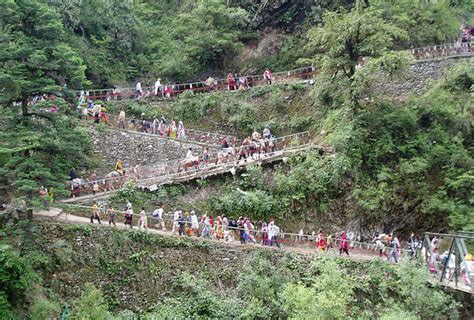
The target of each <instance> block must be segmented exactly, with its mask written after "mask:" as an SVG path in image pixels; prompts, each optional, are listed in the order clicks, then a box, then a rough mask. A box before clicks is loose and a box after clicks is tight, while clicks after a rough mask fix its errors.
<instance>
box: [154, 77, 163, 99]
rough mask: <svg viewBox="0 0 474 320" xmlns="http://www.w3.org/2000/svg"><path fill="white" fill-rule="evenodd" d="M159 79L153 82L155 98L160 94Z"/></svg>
mask: <svg viewBox="0 0 474 320" xmlns="http://www.w3.org/2000/svg"><path fill="white" fill-rule="evenodd" d="M161 91H162V90H161V79H160V78H158V80H156V82H155V96H157V95H158V92H161Z"/></svg>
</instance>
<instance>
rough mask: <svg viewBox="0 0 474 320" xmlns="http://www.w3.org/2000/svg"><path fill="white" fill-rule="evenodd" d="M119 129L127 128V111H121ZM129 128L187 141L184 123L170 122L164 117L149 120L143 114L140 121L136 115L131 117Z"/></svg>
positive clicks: (172, 120)
mask: <svg viewBox="0 0 474 320" xmlns="http://www.w3.org/2000/svg"><path fill="white" fill-rule="evenodd" d="M118 127H119V128H121V129H125V128H126V117H125V111H124V110H121V111H120V113H119V116H118ZM129 127H130V128H132V129H138V130H139V131H141V132H143V133H151V134H156V135H160V136H162V137H170V138H173V139H180V140H186V129H185V127H184V124H183V121H178V123H177V124H176V120H174V119H171V121H169V120H168V119H166V118H165V117H164V116H162V117H161V118H158V117H153V118H151V119H150V118H148V117H147V116H146V114H145V113H144V112H142V113H141V115H140V119H137V118H136V117H135V115H132V116H131V117H130V121H129Z"/></svg>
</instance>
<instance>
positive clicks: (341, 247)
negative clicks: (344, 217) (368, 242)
mask: <svg viewBox="0 0 474 320" xmlns="http://www.w3.org/2000/svg"><path fill="white" fill-rule="evenodd" d="M340 242H341V243H340V244H339V254H340V255H341V254H342V253H343V252H345V253H346V254H347V255H349V241H347V236H346V233H345V232H344V231H343V232H342V234H341V239H340Z"/></svg>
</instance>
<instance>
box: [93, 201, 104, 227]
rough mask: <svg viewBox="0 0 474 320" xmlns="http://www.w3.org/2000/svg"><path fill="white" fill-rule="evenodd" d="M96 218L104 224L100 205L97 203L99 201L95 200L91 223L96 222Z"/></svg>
mask: <svg viewBox="0 0 474 320" xmlns="http://www.w3.org/2000/svg"><path fill="white" fill-rule="evenodd" d="M94 219H97V222H98V223H99V224H102V222H100V211H99V206H98V205H97V202H95V201H94V204H93V205H92V212H91V223H94Z"/></svg>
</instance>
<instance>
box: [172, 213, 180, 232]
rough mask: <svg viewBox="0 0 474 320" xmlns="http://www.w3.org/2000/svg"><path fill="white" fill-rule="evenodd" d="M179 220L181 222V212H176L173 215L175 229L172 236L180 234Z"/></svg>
mask: <svg viewBox="0 0 474 320" xmlns="http://www.w3.org/2000/svg"><path fill="white" fill-rule="evenodd" d="M178 220H179V210H176V211H175V212H174V214H173V228H172V229H171V234H172V235H175V234H176V233H177V232H178Z"/></svg>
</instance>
